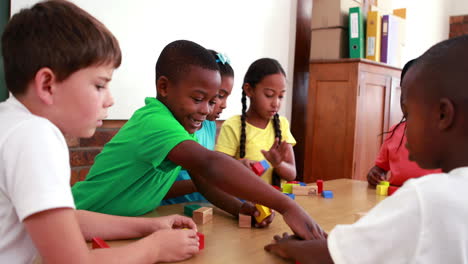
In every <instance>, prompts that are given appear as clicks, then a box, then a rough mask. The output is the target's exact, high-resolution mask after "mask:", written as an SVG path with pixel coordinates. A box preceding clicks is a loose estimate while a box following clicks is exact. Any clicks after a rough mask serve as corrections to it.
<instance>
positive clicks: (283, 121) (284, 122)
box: [280, 116, 296, 146]
mask: <svg viewBox="0 0 468 264" xmlns="http://www.w3.org/2000/svg"><path fill="white" fill-rule="evenodd" d="M280 127H281V136H282V137H283V140H285V141H286V142H287V143H289V144H291V145H293V146H294V145H296V139H295V138H294V136H293V135H292V134H291V130H290V128H289V121H288V119H287V118H286V117H284V116H281V117H280Z"/></svg>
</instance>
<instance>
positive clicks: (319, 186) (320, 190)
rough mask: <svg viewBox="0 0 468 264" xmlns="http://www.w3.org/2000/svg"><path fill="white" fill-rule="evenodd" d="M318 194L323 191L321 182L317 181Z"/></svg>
mask: <svg viewBox="0 0 468 264" xmlns="http://www.w3.org/2000/svg"><path fill="white" fill-rule="evenodd" d="M317 187H318V193H322V191H323V180H317Z"/></svg>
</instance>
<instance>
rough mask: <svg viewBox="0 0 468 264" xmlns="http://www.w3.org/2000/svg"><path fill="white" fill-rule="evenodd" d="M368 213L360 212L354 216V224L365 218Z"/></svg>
mask: <svg viewBox="0 0 468 264" xmlns="http://www.w3.org/2000/svg"><path fill="white" fill-rule="evenodd" d="M366 214H367V212H359V213H355V214H354V222H357V221H358V220H359V219H361V218H362V217H363V216H365V215H366Z"/></svg>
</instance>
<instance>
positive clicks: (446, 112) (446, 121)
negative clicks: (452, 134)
mask: <svg viewBox="0 0 468 264" xmlns="http://www.w3.org/2000/svg"><path fill="white" fill-rule="evenodd" d="M454 118H455V107H454V105H453V102H452V101H451V100H450V99H448V98H441V99H440V101H439V122H438V123H439V125H438V127H439V129H440V130H446V129H448V128H450V127H451V126H452V124H453V121H454Z"/></svg>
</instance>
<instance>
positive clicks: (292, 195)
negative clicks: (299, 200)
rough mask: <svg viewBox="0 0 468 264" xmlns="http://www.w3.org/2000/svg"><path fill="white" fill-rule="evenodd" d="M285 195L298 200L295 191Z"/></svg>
mask: <svg viewBox="0 0 468 264" xmlns="http://www.w3.org/2000/svg"><path fill="white" fill-rule="evenodd" d="M284 194H285V195H287V196H289V198H291V199H293V200H296V195H295V194H293V193H284Z"/></svg>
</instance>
